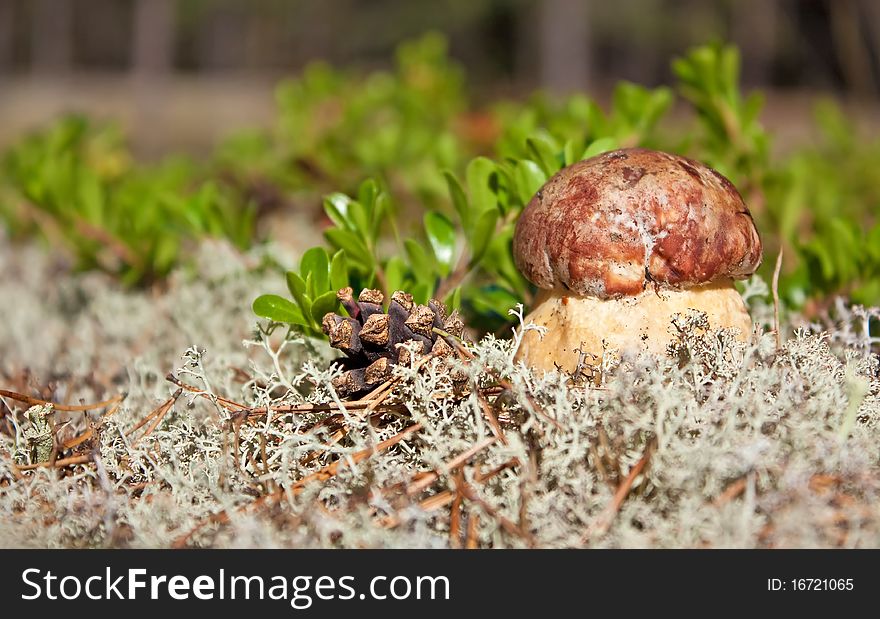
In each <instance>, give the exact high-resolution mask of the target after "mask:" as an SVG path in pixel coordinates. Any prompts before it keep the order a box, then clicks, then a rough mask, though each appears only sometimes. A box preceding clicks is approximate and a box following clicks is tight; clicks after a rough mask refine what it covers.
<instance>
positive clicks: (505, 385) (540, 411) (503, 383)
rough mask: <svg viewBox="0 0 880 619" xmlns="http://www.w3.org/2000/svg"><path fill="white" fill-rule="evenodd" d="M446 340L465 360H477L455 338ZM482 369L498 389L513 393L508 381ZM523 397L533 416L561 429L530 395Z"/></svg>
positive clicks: (486, 367) (485, 366)
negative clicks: (496, 384) (537, 416)
mask: <svg viewBox="0 0 880 619" xmlns="http://www.w3.org/2000/svg"><path fill="white" fill-rule="evenodd" d="M446 340H447V341H449V342H450V343H451V344H453V345H454V346H455V348H456V349H457V350H458V352H459V353H460V354H461V355H463V356H464V357H465V358H467V359H469V360H471V361H476V359H477V357H476V355H474V353H472V352H471V351H469V350H468V349H467V348H466V347H465V346H463V345H462V344H461V342H459V341H457V340H456V339H455V338H452V337H449V338H446ZM483 369H484V370H485V371H486V372H487V373H488V374H490V375H492V376H493V377H494V378H495V381H496V382H497V383H498V385H499V386H500V387H502V388H504V389H507V390H508V391H511V392H512V391H514V389H513V385H512V384H510V382H509V381H507V380H505V379H504V378H502V377H501V376H500V375H499V374H498V372H497V371H496V370H495V369H494V368H491V367H489V366H488V365H486V364H483ZM524 395H525V397H526V401H528V403H529V406H531V407H532V410H533V411H534V412H535V414H537V415H539V416H540V417H543V418H544V419H546V420H547V421H549V422H550V423H551V424H553V425H554V426H555V427H556V429H557V430H561V429H562V424H560V423H559V422H558V421H556V420H555V419H554V418H553V417H551V416H550V415H548V414H547V413H545V412H544V410H543V409H542V408H541V407H540V406H538V403H537V402H535V399H534V398H533V397H532V396H531V394H528V393H526V394H524Z"/></svg>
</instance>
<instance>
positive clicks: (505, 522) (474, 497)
mask: <svg viewBox="0 0 880 619" xmlns="http://www.w3.org/2000/svg"><path fill="white" fill-rule="evenodd" d="M456 487H457V489H458V490H459V491H460V492H461V493H462V495H464V498H466V499H467V500H468V501H470V502H471V503H474V504H476V505H479V506H480V508H481V509H482V510H483V511H484V512H486V513H487V514H488V515H489V516H491V517H492V518H494V519H495V520H497V521H498V524H500V525H501V528H502V529H504V530H505V531H507V532H508V533H510V534H511V535H515V536H516V537H519V538H522V539H524V540H526V541H527V542H528V543H529V545H531V544H532V541H533V540H532V535H531V534H530V533H529V532H528V531H523V530H522V529H521V528H520V527H519V525H518V524H516V523H515V522H513V521H512V520H510V519H509V518H507V517H505V516H503V515H501V514H500V513H498V510H497V509H495V508H494V507H492V506H491V505H489V504H488V503H487V502H486V501H485V500H483V498H482V497H481V496H480V495H478V494H477V492H476V491H475V490H474V489H473V487H472V486H471V485H470V484H468V483H467V482H465V481H462V482H461V483H459V481H458V480H456Z"/></svg>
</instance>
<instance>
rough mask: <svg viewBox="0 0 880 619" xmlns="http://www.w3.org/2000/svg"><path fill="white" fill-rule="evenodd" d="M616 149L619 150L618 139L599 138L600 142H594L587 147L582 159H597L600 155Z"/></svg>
mask: <svg viewBox="0 0 880 619" xmlns="http://www.w3.org/2000/svg"><path fill="white" fill-rule="evenodd" d="M616 148H619V145H618V143H617V139H616V138H612V137H605V138H599V139H598V140H594V141H593V142H592V143H590V145H589V146H588V147H587V150H585V151H584V154H583V157H582V158H583V159H589V158H590V157H595V156H596V155H600V154H602V153H605V152H608V151H609V150H614V149H616Z"/></svg>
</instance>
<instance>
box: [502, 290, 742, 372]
mask: <svg viewBox="0 0 880 619" xmlns="http://www.w3.org/2000/svg"><path fill="white" fill-rule="evenodd" d="M689 309H695V310H698V311H701V312H705V313H706V315H707V316H708V319H709V324H710V326H711V327H712V328H722V327H735V328H737V329H738V330H739V337H740V338H741V339H743V340H747V339H748V337H749V335H750V334H751V330H752V321H751V318H750V317H749V314H748V312H747V311H746V307H745V303H743V300H742V297H740V295H739V293H738V292H737V290H736V288H734V287H733V281H732V280H721V281H717V282H713V283H711V284H707V285H705V286H698V287H694V288H688V289H686V290H671V289H660V290H655V289H654V287H653V286H649V287H648V288H647V289H646V290H645V291H644V292H642V293H641V294H639V295H636V296H630V297H623V298H620V299H599V298H596V297H581V296H577V295H573V294H572V293H571V292H570V291H568V290H564V289H560V288H554V289H553V290H541V291H540V292H539V294H538V295H537V297H536V298H535V306H534V309H533V310H532V312H531V313H530V314H529V315H528V316H526V318H525V321H526V323H528V322H532V323H534V324H536V325H538V326H543V327H546V328H547V332H546V334H545V335H544V336H543V337H541V335H540V334H539V333H538V332H537V331H535V330H529V331H527V332H526V333H525V335H524V337H523V340H522V343H521V344H520V347H519V350H518V351H517V354H516V359H517V360H521V361H523V362H525V364H526V365H528V366H529V367H531V368H533V369H535V370H546V371H550V370H555V369H557V368H558V369H560V370H563V371H566V372H574V371H575V369H576V368H577V364H578V360H579V358H580V352H584V353H587V354H588V355H595V357H596V358H599V357H601V355H602V353H603V350H612V349H616V350H617V351H619V352H636V351H640V350H643V351H648V352H652V353H659V354H662V353H663V352H664V351H665V350H666V345H667V344H668V343H669V341H670V340H671V339H672V335H671V332H670V329H672V325H671V320H672V317H673V315H674V314H679V313H681V314H683V313H686V312H687V310H689ZM587 361H590V357H589V356H587Z"/></svg>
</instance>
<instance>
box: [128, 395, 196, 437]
mask: <svg viewBox="0 0 880 619" xmlns="http://www.w3.org/2000/svg"><path fill="white" fill-rule="evenodd" d="M182 393H183V391H182V390H181V389H178V390H177V391H175V392H174V394H173V395H172V396H171V397H170V398H168V399H167V400H165V401H164V402H162V404H160V405H159V406H158V407H156V408H155V409H154V410H153V411H152V412H151V413H150V414H149V415H147V416H146V417H144V418H143V419H141V420H140V421H139V422H138V423H137V424H136V425H135V426H134V427H133V428H132V429H130V430H129V431H128V432H126V433H125V436H131V435H132V434H134V433H135V432H137V431H138V430H140V429H141V428H142V427H144V426H145V425H147V424H148V423H149V422H150V420H153V423H152V424H150V427H149V428H147V430H146V431H145V432H144V433H143V434H142V435H141V436H140V437H138V438H136V439H135V440H134V441H132V443H131V444H132V446H134V445H136V444H137V443H138V441H139V440H141V439H142V438H145V437H146V436H148V435H149V434H151V433H152V432H153V430H155V429H156V428H157V427H158V425H159V423H160V422H161V421H162V418H163V417H165V414H166V413H167V412H168V411H169V410H170V409H171V407H172V405H174V403H175V402H176V401H177V399H178V398H179V397H180V396H181V394H182Z"/></svg>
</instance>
